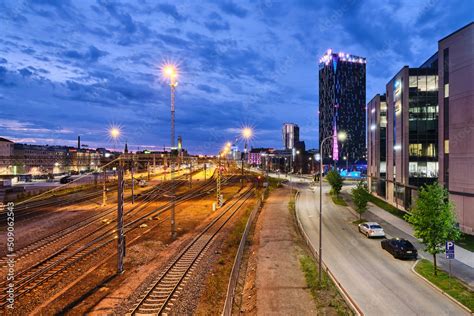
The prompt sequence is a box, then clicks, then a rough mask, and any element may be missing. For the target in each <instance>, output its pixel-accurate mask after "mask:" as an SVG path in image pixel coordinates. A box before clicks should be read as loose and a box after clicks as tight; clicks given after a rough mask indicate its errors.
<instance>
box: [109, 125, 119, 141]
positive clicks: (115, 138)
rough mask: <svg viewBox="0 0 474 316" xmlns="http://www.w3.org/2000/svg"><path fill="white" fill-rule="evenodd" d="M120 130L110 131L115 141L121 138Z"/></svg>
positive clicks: (113, 128)
mask: <svg viewBox="0 0 474 316" xmlns="http://www.w3.org/2000/svg"><path fill="white" fill-rule="evenodd" d="M120 134H121V132H120V128H118V127H115V126H114V127H111V128H110V130H109V135H110V137H112V139H113V140H117V139H118V138H119V137H120Z"/></svg>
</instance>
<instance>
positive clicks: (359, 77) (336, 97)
mask: <svg viewBox="0 0 474 316" xmlns="http://www.w3.org/2000/svg"><path fill="white" fill-rule="evenodd" d="M365 65H366V59H365V58H362V57H358V56H354V55H350V54H347V53H343V52H340V53H333V52H332V50H331V49H329V50H328V51H327V52H326V54H325V55H324V56H323V57H321V59H320V60H319V141H321V140H323V139H324V138H326V137H328V136H334V135H336V134H337V133H338V132H339V131H344V132H346V133H347V136H348V139H347V141H346V142H345V143H338V142H337V141H336V142H335V143H332V142H326V143H325V145H324V147H323V148H322V153H323V157H325V158H327V157H331V160H334V161H342V160H343V159H348V160H349V162H351V163H355V162H358V161H360V160H365V155H366V150H365ZM333 139H337V138H336V137H334V138H333Z"/></svg>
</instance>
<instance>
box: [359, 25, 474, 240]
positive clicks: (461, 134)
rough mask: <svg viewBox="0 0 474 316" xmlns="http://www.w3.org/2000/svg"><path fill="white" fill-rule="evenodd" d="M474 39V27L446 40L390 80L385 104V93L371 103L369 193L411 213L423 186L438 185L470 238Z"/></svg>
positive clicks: (473, 224)
mask: <svg viewBox="0 0 474 316" xmlns="http://www.w3.org/2000/svg"><path fill="white" fill-rule="evenodd" d="M473 38H474V23H470V24H468V25H466V26H465V27H463V28H461V29H459V30H457V31H455V32H454V33H452V34H450V35H448V36H446V37H445V38H443V39H441V40H440V41H439V42H438V51H437V52H436V53H435V54H434V55H433V56H432V57H430V58H429V59H428V60H427V61H426V62H425V63H423V64H422V65H421V66H420V67H418V68H410V67H408V66H405V67H403V68H402V69H401V70H400V71H399V72H398V73H397V74H396V75H395V76H394V77H393V79H392V80H390V82H389V83H388V84H387V85H386V102H385V104H384V102H383V97H382V96H379V95H376V96H375V97H374V98H373V99H372V100H371V101H370V102H369V103H368V104H367V122H368V133H369V134H368V135H367V146H368V184H369V189H370V191H371V193H372V194H377V195H378V196H380V197H382V198H384V199H386V200H387V201H388V202H390V203H391V204H393V205H395V206H397V207H399V208H402V209H406V210H409V209H410V208H411V207H412V205H413V203H414V200H415V199H416V196H417V190H418V189H419V187H420V186H422V185H424V184H429V183H434V182H436V181H438V182H439V183H441V184H443V185H444V186H445V187H446V188H447V189H448V192H449V198H450V200H452V201H453V202H454V205H455V209H456V213H457V219H458V223H459V227H460V228H461V230H462V231H464V232H466V233H469V234H473V233H474V171H473V170H474V168H473V165H474V138H473V137H472V133H473V132H474V107H473V104H474V85H473V84H472V83H473V82H474V41H473V40H472V39H473ZM384 135H385V137H384ZM384 150H385V159H384Z"/></svg>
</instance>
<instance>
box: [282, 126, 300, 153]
mask: <svg viewBox="0 0 474 316" xmlns="http://www.w3.org/2000/svg"><path fill="white" fill-rule="evenodd" d="M282 136H283V148H285V149H293V148H294V147H295V145H296V144H297V143H298V142H299V141H300V128H299V126H298V125H296V124H293V123H285V124H283V129H282Z"/></svg>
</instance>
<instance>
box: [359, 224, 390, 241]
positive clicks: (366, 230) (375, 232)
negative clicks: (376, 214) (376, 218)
mask: <svg viewBox="0 0 474 316" xmlns="http://www.w3.org/2000/svg"><path fill="white" fill-rule="evenodd" d="M359 232H360V233H362V234H364V235H366V236H367V238H370V237H385V232H384V231H383V228H382V226H380V225H379V224H378V223H376V222H365V223H361V224H359Z"/></svg>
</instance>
